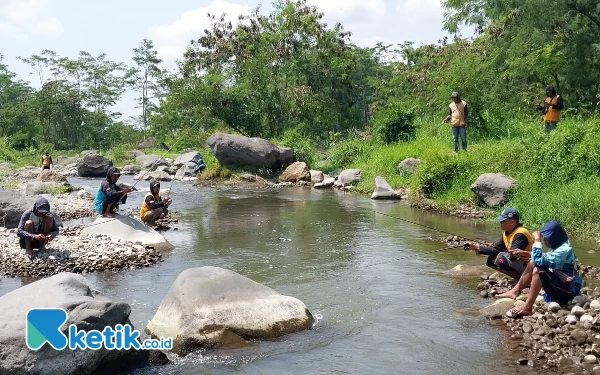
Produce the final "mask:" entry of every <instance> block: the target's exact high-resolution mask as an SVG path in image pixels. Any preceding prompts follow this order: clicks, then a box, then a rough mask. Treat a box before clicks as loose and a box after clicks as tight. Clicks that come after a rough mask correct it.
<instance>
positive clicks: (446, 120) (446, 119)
mask: <svg viewBox="0 0 600 375" xmlns="http://www.w3.org/2000/svg"><path fill="white" fill-rule="evenodd" d="M448 121H450V119H449V118H447V117H446V118H445V119H444V121H442V122H443V123H444V124H445V123H447V122H448Z"/></svg>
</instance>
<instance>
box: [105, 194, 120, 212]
mask: <svg viewBox="0 0 600 375" xmlns="http://www.w3.org/2000/svg"><path fill="white" fill-rule="evenodd" d="M120 200H121V196H120V195H117V196H115V197H113V198H109V197H108V196H106V197H104V200H103V201H102V213H103V214H104V213H106V207H108V205H109V204H111V203H112V205H113V210H114V209H115V208H116V205H115V203H118V202H119V201H120Z"/></svg>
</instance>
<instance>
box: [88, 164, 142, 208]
mask: <svg viewBox="0 0 600 375" xmlns="http://www.w3.org/2000/svg"><path fill="white" fill-rule="evenodd" d="M119 177H121V171H120V170H118V169H117V168H115V167H110V168H108V171H107V172H106V179H105V180H103V181H102V182H101V183H100V187H99V188H98V191H97V192H96V198H95V199H94V208H95V209H96V212H97V213H99V214H100V215H102V216H106V217H114V216H115V215H116V210H117V208H118V207H119V203H125V202H126V201H127V193H130V192H131V191H132V190H133V189H132V188H130V187H128V186H124V187H123V188H121V187H119V186H118V185H117V181H118V180H119Z"/></svg>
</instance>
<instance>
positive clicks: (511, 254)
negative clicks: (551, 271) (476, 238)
mask: <svg viewBox="0 0 600 375" xmlns="http://www.w3.org/2000/svg"><path fill="white" fill-rule="evenodd" d="M496 220H497V221H499V222H500V226H501V227H502V230H503V231H504V232H503V233H502V238H500V239H499V240H498V241H497V242H496V243H494V244H493V245H491V246H485V245H480V244H477V243H472V242H467V243H465V247H466V248H467V249H469V250H473V251H475V252H477V253H478V254H483V255H488V259H487V263H486V264H487V266H488V267H490V268H493V269H495V270H497V271H500V272H502V273H504V274H506V275H508V276H510V277H512V278H513V279H515V280H519V278H520V277H521V275H522V274H523V272H524V271H525V269H526V268H527V264H528V263H529V260H530V259H531V248H532V245H533V238H532V236H531V234H530V233H529V231H528V230H527V229H525V227H523V225H521V223H520V221H519V211H517V209H516V208H505V209H504V210H503V211H502V213H501V214H500V215H499V216H498V217H496Z"/></svg>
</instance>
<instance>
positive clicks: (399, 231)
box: [0, 180, 523, 375]
mask: <svg viewBox="0 0 600 375" xmlns="http://www.w3.org/2000/svg"><path fill="white" fill-rule="evenodd" d="M90 181H91V182H90ZM83 182H86V183H87V184H88V185H89V186H95V184H96V183H98V180H85V181H83ZM75 183H76V182H75ZM143 183H144V184H145V183H146V182H141V183H140V184H139V185H141V184H143ZM165 187H168V186H165ZM172 197H173V200H174V203H173V206H172V209H173V210H175V211H177V212H178V218H179V223H178V224H177V225H176V227H177V229H178V230H177V231H168V232H165V233H164V235H165V237H166V238H167V240H168V241H169V242H171V243H172V244H173V245H175V249H174V250H171V251H169V252H167V253H165V254H164V262H163V263H161V264H160V265H158V266H156V267H152V268H146V269H141V270H135V271H126V272H121V273H103V274H91V275H87V277H89V278H90V279H92V280H93V281H94V282H95V283H96V284H97V285H98V286H99V287H100V289H102V290H104V291H105V292H106V294H107V295H109V296H110V297H111V298H113V299H114V300H118V301H126V302H128V303H130V304H131V305H132V315H131V320H132V322H133V323H134V324H135V325H136V326H138V327H143V326H144V325H145V323H146V322H147V321H148V320H149V319H151V318H152V316H153V314H154V312H155V311H156V309H157V307H158V305H159V303H160V301H161V299H162V298H163V296H164V295H165V293H167V291H168V290H169V288H170V285H171V283H172V282H173V280H174V279H175V278H176V277H177V275H178V274H179V273H180V272H181V271H183V270H184V269H186V268H189V267H200V266H206V265H210V266H217V267H224V268H228V269H232V270H234V271H236V272H238V273H240V274H242V275H244V276H247V277H249V278H251V279H253V280H255V281H258V282H260V283H263V284H265V285H267V286H270V287H272V288H274V289H275V290H277V291H278V292H280V293H283V294H287V295H291V296H294V297H297V298H299V299H301V300H302V301H303V302H304V303H306V305H307V306H308V308H309V309H310V311H311V312H312V313H313V315H315V316H319V317H320V319H319V320H318V323H317V324H316V325H315V327H314V329H312V330H310V331H306V332H301V333H297V334H293V335H289V336H286V337H283V338H281V339H278V340H273V341H267V342H259V343H257V344H256V345H255V346H253V347H251V348H244V349H236V350H217V351H207V352H202V353H196V354H194V355H191V356H188V357H186V358H183V359H180V360H177V361H175V362H174V363H173V364H171V365H168V366H166V367H161V368H157V369H145V370H142V371H140V373H142V374H158V373H161V374H190V375H191V374H199V373H202V374H226V373H230V372H234V371H235V372H238V373H242V374H303V373H306V374H318V373H338V374H366V373H370V374H405V373H406V374H408V373H410V374H415V373H416V374H487V373H492V372H501V373H517V372H518V373H523V372H522V370H521V369H518V368H517V367H515V365H514V361H513V359H511V358H510V357H508V355H507V353H506V350H505V348H504V346H503V342H504V341H503V332H502V331H500V330H497V329H495V328H494V327H492V326H491V325H490V324H489V323H488V322H486V321H484V320H483V319H482V318H481V317H480V316H479V315H478V314H476V313H475V312H476V311H477V309H478V308H480V307H481V306H482V305H483V304H484V303H485V302H486V301H484V300H482V299H481V298H479V296H478V293H476V290H475V289H474V288H473V286H472V285H464V284H462V283H458V282H455V281H453V280H450V279H448V278H447V277H445V276H442V275H441V274H440V272H441V271H443V270H447V269H449V268H451V267H453V266H454V265H456V264H457V263H465V262H467V263H472V264H482V263H483V262H484V261H485V258H483V257H475V256H474V255H473V254H472V253H469V252H465V251H462V250H461V249H455V250H448V251H442V252H439V251H435V250H438V249H440V248H441V247H443V244H441V243H440V242H437V241H433V240H431V238H435V239H437V238H439V237H440V236H443V235H440V233H439V232H436V231H434V230H431V229H427V228H425V227H422V226H418V225H415V224H411V223H407V222H405V221H402V220H399V219H398V218H403V219H406V220H409V221H414V222H417V223H420V224H423V225H427V226H431V227H435V228H439V229H441V230H444V231H447V232H451V233H456V234H457V235H460V236H464V237H469V238H481V239H485V240H488V241H489V240H495V239H496V237H497V236H498V235H499V231H498V230H497V229H496V228H489V227H487V226H484V225H482V224H480V223H476V222H474V221H471V220H461V219H459V218H450V217H443V216H439V215H436V214H432V213H426V212H422V211H419V210H414V209H412V208H410V207H408V206H407V205H405V204H403V203H401V202H379V201H371V200H369V199H367V198H363V197H359V196H356V195H352V194H348V193H344V192H337V191H318V190H311V189H308V188H306V189H295V188H294V189H281V190H265V189H257V190H243V189H242V190H240V189H207V188H201V187H194V186H192V185H191V184H189V183H179V182H175V183H174V185H173V193H172ZM142 198H143V193H141V192H140V193H137V194H132V195H131V197H130V199H129V200H128V205H126V206H125V207H124V208H127V207H133V206H136V205H138V204H139V203H141V199H142ZM19 285H20V281H18V280H13V279H4V280H0V293H5V292H7V291H9V290H12V289H14V288H16V287H18V286H19Z"/></svg>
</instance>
